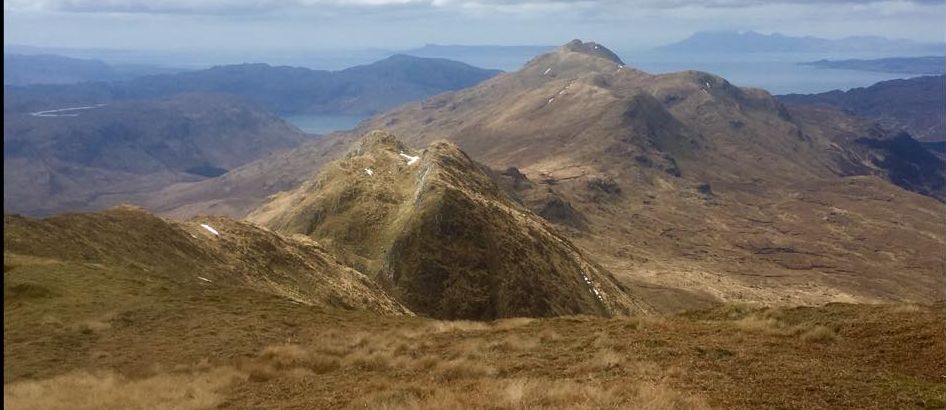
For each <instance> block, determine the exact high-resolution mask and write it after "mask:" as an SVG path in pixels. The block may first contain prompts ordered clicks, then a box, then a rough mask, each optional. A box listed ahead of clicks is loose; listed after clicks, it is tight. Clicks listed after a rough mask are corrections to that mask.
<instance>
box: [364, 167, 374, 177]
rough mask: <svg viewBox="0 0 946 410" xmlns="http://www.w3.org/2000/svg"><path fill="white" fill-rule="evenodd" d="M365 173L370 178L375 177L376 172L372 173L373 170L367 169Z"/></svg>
mask: <svg viewBox="0 0 946 410" xmlns="http://www.w3.org/2000/svg"><path fill="white" fill-rule="evenodd" d="M365 173H366V174H368V176H369V177H370V176H372V175H374V171H372V170H371V168H365Z"/></svg>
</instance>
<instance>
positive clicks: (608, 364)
mask: <svg viewBox="0 0 946 410" xmlns="http://www.w3.org/2000/svg"><path fill="white" fill-rule="evenodd" d="M623 364H624V356H623V355H621V354H620V353H618V352H615V351H614V350H611V349H604V350H601V351H598V352H597V353H595V355H594V356H592V357H591V359H589V360H588V361H587V362H585V363H583V364H582V365H581V366H580V367H579V370H581V371H584V372H588V373H597V372H604V371H609V370H615V369H619V368H621V367H622V366H623Z"/></svg>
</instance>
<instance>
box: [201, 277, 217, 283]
mask: <svg viewBox="0 0 946 410" xmlns="http://www.w3.org/2000/svg"><path fill="white" fill-rule="evenodd" d="M197 279H200V280H202V281H204V282H207V283H214V282H213V281H212V280H210V279H207V278H205V277H203V276H198V277H197Z"/></svg>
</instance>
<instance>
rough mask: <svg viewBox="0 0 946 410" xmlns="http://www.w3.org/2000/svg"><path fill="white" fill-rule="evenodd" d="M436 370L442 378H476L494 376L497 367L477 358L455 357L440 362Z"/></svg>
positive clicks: (447, 379)
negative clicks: (481, 361) (476, 359)
mask: <svg viewBox="0 0 946 410" xmlns="http://www.w3.org/2000/svg"><path fill="white" fill-rule="evenodd" d="M434 370H435V371H436V373H437V374H438V375H439V376H440V378H441V379H442V380H446V381H453V380H459V379H476V378H480V377H487V376H493V375H495V374H496V369H495V368H493V367H492V366H488V365H485V364H482V363H480V362H478V361H475V360H469V359H455V360H449V361H445V362H440V363H438V364H437V365H436V366H435V367H434Z"/></svg>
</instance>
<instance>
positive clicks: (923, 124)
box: [779, 75, 946, 142]
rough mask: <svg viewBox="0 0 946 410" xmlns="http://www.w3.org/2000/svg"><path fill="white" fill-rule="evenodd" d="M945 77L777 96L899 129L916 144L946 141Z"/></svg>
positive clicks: (927, 77) (786, 101) (919, 78)
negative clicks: (832, 109)
mask: <svg viewBox="0 0 946 410" xmlns="http://www.w3.org/2000/svg"><path fill="white" fill-rule="evenodd" d="M944 83H946V77H944V76H942V75H939V76H926V77H917V78H911V79H905V80H891V81H883V82H880V83H877V84H874V85H872V86H870V87H863V88H854V89H851V90H848V91H841V90H834V91H829V92H826V93H820V94H788V95H782V96H779V100H781V101H782V102H785V103H787V104H792V105H801V104H808V105H811V104H814V105H823V106H831V107H836V108H840V109H842V110H845V111H848V112H851V113H853V114H855V115H858V116H861V117H865V118H870V119H874V120H877V121H879V122H880V123H881V124H883V125H885V126H887V127H890V128H895V129H902V130H904V131H907V132H908V133H910V135H912V136H914V137H915V138H917V139H918V140H920V141H924V142H933V141H946V125H944V122H946V119H944V111H943V110H944V108H943V107H944V106H946V84H944Z"/></svg>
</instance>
